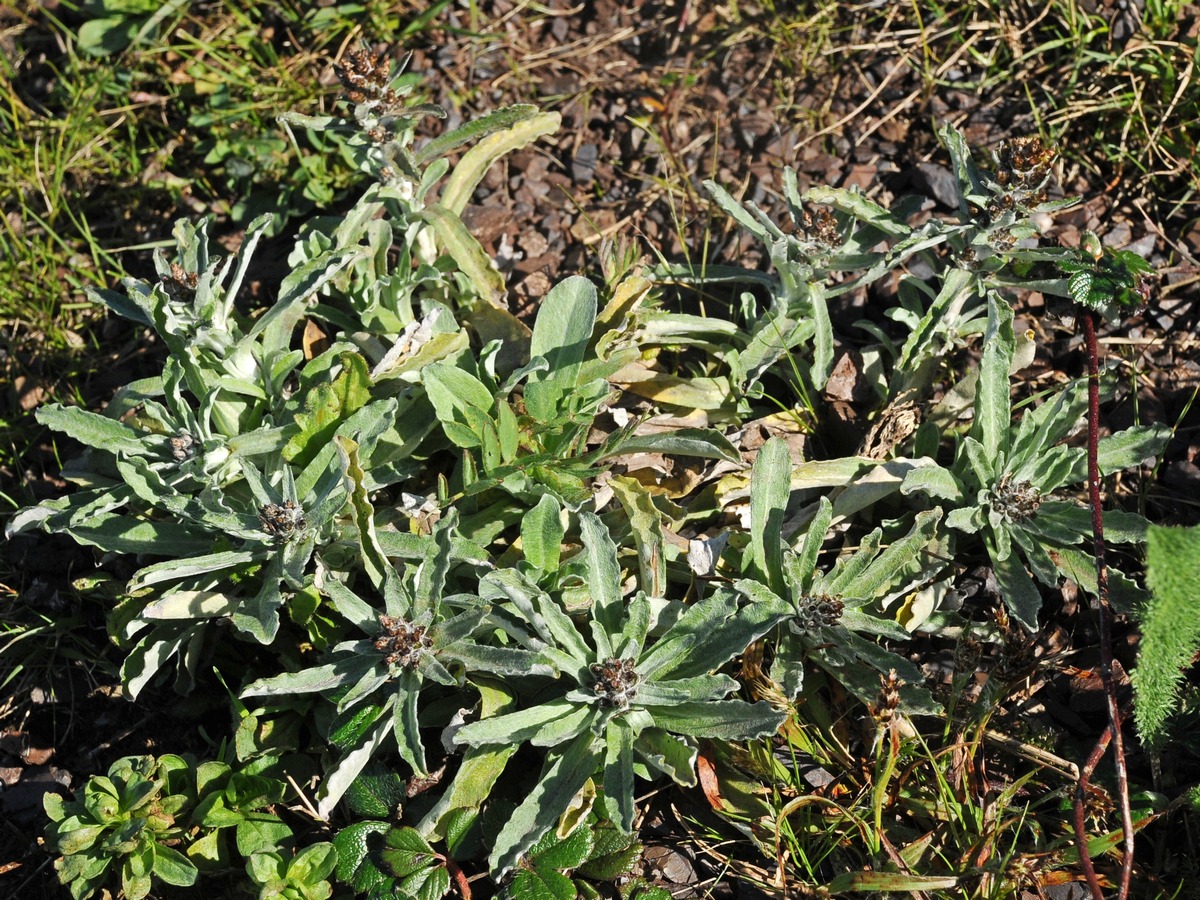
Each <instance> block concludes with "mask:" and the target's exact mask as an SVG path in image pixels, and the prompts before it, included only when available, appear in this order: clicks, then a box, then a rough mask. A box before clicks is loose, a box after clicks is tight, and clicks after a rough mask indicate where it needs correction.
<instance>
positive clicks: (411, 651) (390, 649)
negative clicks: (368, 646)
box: [375, 616, 433, 669]
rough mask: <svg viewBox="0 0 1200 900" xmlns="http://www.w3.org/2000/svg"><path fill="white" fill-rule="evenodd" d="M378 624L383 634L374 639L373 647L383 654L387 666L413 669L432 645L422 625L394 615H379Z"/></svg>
mask: <svg viewBox="0 0 1200 900" xmlns="http://www.w3.org/2000/svg"><path fill="white" fill-rule="evenodd" d="M379 624H380V625H382V626H383V634H382V635H380V636H379V637H377V638H376V639H375V649H376V650H378V651H379V652H380V653H382V654H383V655H384V656H383V660H384V662H386V663H387V664H388V665H389V666H399V667H400V668H402V669H415V668H416V667H417V663H419V662H420V661H421V657H422V656H424V655H425V651H426V650H428V649H429V648H430V647H432V646H433V640H432V639H431V638H430V637H429V635H428V634H426V632H425V626H424V625H414V624H412V622H409V621H408V620H407V619H402V618H398V617H396V616H380V617H379Z"/></svg>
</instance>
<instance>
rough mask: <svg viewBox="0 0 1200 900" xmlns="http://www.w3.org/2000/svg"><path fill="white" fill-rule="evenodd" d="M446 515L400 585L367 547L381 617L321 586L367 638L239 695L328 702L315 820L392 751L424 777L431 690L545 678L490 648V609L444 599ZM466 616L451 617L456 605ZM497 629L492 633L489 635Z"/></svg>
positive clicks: (344, 593) (529, 659)
mask: <svg viewBox="0 0 1200 900" xmlns="http://www.w3.org/2000/svg"><path fill="white" fill-rule="evenodd" d="M456 520H457V516H456V515H454V514H453V512H451V513H450V514H448V515H446V516H445V517H444V518H443V519H442V520H441V521H440V522H439V524H438V528H437V530H436V531H435V532H434V534H433V535H432V536H431V537H430V538H429V539H428V540H427V541H426V542H425V543H426V552H425V557H424V559H423V560H422V561H421V563H420V565H418V566H416V567H413V568H411V569H410V577H409V578H408V579H407V581H406V580H403V579H402V578H401V577H400V576H399V575H398V574H397V573H396V571H395V570H394V569H393V568H392V567H391V565H390V564H389V563H388V561H387V560H386V558H385V557H384V556H383V554H382V551H380V550H379V548H378V545H377V544H375V545H374V547H372V541H371V540H370V538H369V537H368V538H367V549H366V550H365V551H364V553H365V554H366V555H367V556H369V557H371V559H370V560H369V561H368V562H367V565H366V568H367V570H368V572H369V573H370V574H371V576H372V578H373V580H375V581H376V584H377V589H378V590H380V592H381V593H382V601H383V602H382V608H381V605H380V604H379V603H378V601H376V602H370V601H368V600H366V599H364V598H363V597H362V596H360V595H359V594H358V593H356V592H355V591H353V590H351V589H350V588H349V587H347V586H346V585H344V584H342V583H341V582H339V581H337V580H336V579H335V578H333V577H330V578H328V579H326V580H325V581H324V582H323V584H322V588H321V589H322V590H323V591H324V592H325V593H326V594H327V595H328V597H329V600H330V602H331V603H332V605H333V607H334V609H336V610H337V612H338V613H340V614H341V616H342V617H343V618H345V619H346V620H347V621H348V622H349V623H350V624H351V625H352V626H354V627H355V628H357V629H358V630H359V631H362V632H363V633H365V634H366V635H367V637H365V638H360V639H357V640H350V641H342V642H340V643H338V644H337V645H336V646H334V647H333V648H332V651H331V652H330V654H329V661H328V662H324V663H322V664H320V665H317V666H314V667H312V668H308V669H303V670H300V671H298V672H289V673H286V674H283V675H277V676H274V677H271V678H264V679H260V680H258V681H255V682H254V683H252V684H251V685H249V686H248V687H247V688H246V689H245V690H244V691H243V692H242V696H245V697H255V696H276V695H295V694H305V693H322V694H326V695H328V696H329V697H330V698H331V699H332V700H334V702H335V704H336V706H335V716H334V718H333V721H332V724H331V726H330V734H329V737H330V739H331V740H332V741H333V742H334V743H335V744H337V745H340V746H341V747H343V748H344V750H343V753H342V755H341V757H340V759H339V760H338V761H337V762H336V763H335V764H334V765H333V766H332V767H331V768H330V769H329V770H328V771H327V772H326V773H325V777H324V780H323V781H322V784H321V788H320V790H319V791H318V794H317V799H318V811H319V812H320V813H321V814H322V815H328V814H329V813H330V812H331V811H332V809H333V807H334V806H335V805H336V804H337V802H338V801H339V800H340V799H341V797H342V795H343V794H344V793H345V792H346V790H347V789H348V788H349V786H350V784H351V782H353V781H354V780H355V779H356V778H357V777H358V776H359V774H360V773H361V772H362V770H363V768H364V766H366V765H367V763H368V762H369V761H370V760H371V759H372V757H374V756H375V755H377V754H378V753H380V752H382V750H383V749H384V748H386V747H388V746H389V745H393V744H394V745H395V746H396V747H397V749H398V751H399V753H400V756H401V758H402V759H403V760H404V761H405V762H406V763H407V764H408V765H409V767H410V768H411V769H412V770H413V772H414V773H415V774H416V775H418V776H425V775H427V774H428V770H427V768H426V764H425V749H424V746H423V744H422V741H421V733H420V732H421V727H422V722H421V719H420V711H419V703H420V701H421V696H422V691H423V690H425V689H427V688H429V687H431V686H432V687H435V688H436V687H438V686H440V687H443V688H452V689H457V688H461V687H462V685H463V684H464V680H465V677H466V675H467V674H468V673H487V674H492V675H531V674H549V673H550V672H551V671H552V669H551V668H550V666H549V665H547V664H546V663H545V662H544V661H543V660H542V659H541V657H540V655H539V654H538V653H536V652H533V651H530V650H528V649H522V648H520V647H513V646H497V645H495V644H493V643H489V642H488V638H487V635H488V632H489V628H488V627H487V622H488V617H489V613H490V611H491V610H490V607H489V606H488V605H486V604H484V603H482V602H478V598H477V597H471V596H459V597H457V598H454V602H451V600H450V599H448V598H443V597H442V592H443V589H444V586H445V579H446V572H447V569H448V567H449V564H450V560H451V555H452V549H451V543H450V541H451V535H452V532H453V529H454V526H455V522H456ZM458 605H462V606H464V607H465V608H463V609H461V610H458V609H457V606H458ZM490 630H492V631H494V630H495V628H494V626H493V627H492V628H491V629H490Z"/></svg>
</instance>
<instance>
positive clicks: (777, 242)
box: [664, 124, 1077, 402]
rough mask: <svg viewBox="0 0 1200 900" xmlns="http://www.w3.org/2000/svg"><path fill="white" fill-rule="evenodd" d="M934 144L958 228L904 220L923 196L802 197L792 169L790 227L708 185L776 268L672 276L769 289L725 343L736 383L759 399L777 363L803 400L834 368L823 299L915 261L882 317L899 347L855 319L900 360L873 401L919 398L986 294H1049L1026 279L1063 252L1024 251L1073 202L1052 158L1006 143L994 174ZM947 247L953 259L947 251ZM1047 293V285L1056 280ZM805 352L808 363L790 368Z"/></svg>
mask: <svg viewBox="0 0 1200 900" xmlns="http://www.w3.org/2000/svg"><path fill="white" fill-rule="evenodd" d="M939 136H940V137H941V140H942V143H943V145H944V146H945V147H946V149H947V151H948V152H949V155H950V158H951V168H952V171H953V173H954V176H955V178H954V186H955V188H956V191H955V193H956V196H955V197H954V198H953V201H954V202H955V203H956V204H957V206H958V210H959V214H958V219H957V221H954V220H948V219H942V218H939V217H934V218H931V219H928V220H927V221H925V222H924V223H922V224H921V225H919V226H916V227H914V226H913V225H912V224H910V219H911V218H912V216H913V214H914V213H915V212H917V211H918V210H919V209H920V208H921V206H922V204H923V203H924V202H925V199H924V198H922V197H916V196H911V197H904V198H901V199H900V200H899V201H897V203H895V204H894V205H893V207H892V208H890V209H889V208H886V207H883V206H881V205H879V204H878V203H875V202H874V201H872V200H870V199H868V198H867V197H865V196H863V194H862V193H861V192H860V191H858V190H855V189H838V188H828V187H814V188H811V189H809V190H808V191H806V192H805V193H804V194H803V195H801V193H800V191H799V189H798V185H797V177H796V174H795V173H794V172H791V171H789V170H785V171H784V185H783V187H784V197H785V199H786V201H787V204H788V217H789V219H790V220H791V221H790V223H789V225H788V226H787V227H784V226H782V225H780V224H777V223H775V222H774V221H772V219H771V217H770V216H769V215H767V213H766V212H764V211H763V210H762V209H760V208H759V207H757V206H756V205H755V204H754V203H752V202H741V203H739V202H738V201H736V200H735V199H734V198H733V197H732V196H731V195H730V194H729V193H728V192H726V191H725V190H724V189H723V188H721V187H719V186H718V185H715V184H712V183H711V182H710V183H706V185H705V186H706V188H707V189H708V191H709V193H710V194H712V196H713V198H714V199H715V200H716V202H717V203H718V205H720V206H721V208H722V209H723V210H725V211H726V212H727V213H728V214H729V215H730V216H731V217H733V218H734V219H735V220H736V221H737V222H738V224H739V225H741V226H742V227H743V228H745V229H746V230H747V231H748V232H750V233H751V234H754V235H755V236H756V237H758V238H759V240H761V241H762V242H763V244H764V245H765V246H766V248H767V250H768V253H769V256H770V259H771V262H772V265H773V267H774V277H773V278H772V277H768V276H765V275H762V274H761V273H752V272H746V271H741V270H729V269H721V268H713V267H710V268H708V269H706V270H704V271H703V272H699V273H697V272H693V271H690V270H687V271H674V272H673V273H672V274H675V275H677V276H681V277H685V278H689V279H695V278H702V279H703V280H705V281H709V282H712V281H718V282H719V281H751V282H754V283H757V284H760V285H762V286H764V287H766V288H767V289H768V290H769V291H770V292H771V303H770V306H769V307H768V308H767V309H766V310H765V311H764V312H762V313H761V314H759V313H756V312H755V311H754V308H753V304H752V303H751V304H744V306H745V308H746V316H747V320H748V321H747V326H746V327H747V329H748V334H745V335H744V336H743V335H742V334H741V333H740V332H739V333H737V334H735V335H722V346H724V347H728V346H729V345H730V344H731V343H734V344H735V345H736V347H737V349H736V352H734V353H730V352H728V351H727V350H725V351H723V352H724V355H725V356H726V357H727V360H726V361H727V363H728V365H729V367H730V370H731V375H730V378H731V382H732V384H733V386H734V387H735V388H739V389H741V390H743V391H747V392H749V393H750V394H751V395H753V394H754V392H755V391H756V390H761V387H757V388H756V387H755V386H756V384H757V383H758V382H759V380H760V379H761V378H762V376H763V375H764V374H765V373H766V372H767V371H768V370H770V369H772V368H774V370H775V372H776V374H777V375H778V376H779V377H782V378H784V379H785V380H788V379H793V378H794V377H795V371H798V372H799V374H800V375H801V376H802V381H801V384H799V385H798V386H797V388H798V393H799V395H800V396H801V397H805V396H811V394H812V393H813V392H814V391H819V390H820V389H821V388H822V387H824V385H825V383H826V380H827V379H828V377H829V374H830V371H831V368H832V365H833V349H834V337H833V331H832V324H831V322H830V320H829V316H828V312H827V306H828V302H829V301H830V300H831V299H832V298H834V297H837V296H840V295H842V294H844V293H846V292H849V291H855V290H861V289H863V288H865V287H867V286H868V285H870V284H872V283H874V282H876V281H878V280H879V279H881V278H883V277H885V276H887V275H888V273H890V272H895V271H902V270H903V269H904V268H905V267H907V266H909V265H911V264H912V263H913V262H914V261H915V260H919V261H920V262H921V263H922V264H923V267H924V268H926V269H927V270H928V272H929V273H931V274H923V275H921V276H920V277H918V276H917V275H914V274H912V273H909V272H903V274H902V275H901V277H900V280H899V284H898V305H897V306H895V307H894V308H892V309H890V310H888V312H887V315H888V316H889V317H890V318H892V319H895V320H896V321H898V322H900V323H901V324H902V325H904V326H905V327H906V329H907V330H908V336H907V338H906V339H905V340H904V341H903V343H899V342H897V341H896V340H895V337H894V335H892V334H889V333H886V332H885V331H884V330H882V329H880V328H879V327H878V325H877V324H875V323H872V322H869V321H863V322H858V323H856V325H857V327H860V328H863V329H865V330H867V331H869V332H870V333H871V334H872V335H874V337H875V338H877V340H878V342H879V347H878V348H871V349H870V351H869V356H875V355H877V354H879V353H880V351H882V352H883V353H884V354H885V355H886V358H890V359H891V362H892V372H891V374H890V376H886V377H885V375H884V374H883V372H882V370H878V371H879V374H878V375H876V376H875V377H876V378H877V379H878V383H877V385H876V388H877V390H878V392H879V394H880V395H881V396H882V397H888V398H898V397H903V398H904V400H905V401H906V402H912V401H913V400H914V399H915V395H919V394H921V393H923V392H925V391H926V390H927V389H928V387H929V385H930V384H931V383H932V380H933V377H934V374H935V373H936V369H937V366H938V365H939V361H940V359H941V357H942V355H943V354H944V352H945V351H946V349H948V348H949V347H950V346H952V345H954V344H956V343H961V342H962V341H963V339H964V337H966V336H967V335H970V334H974V333H978V332H979V331H981V330H982V328H983V321H984V320H983V318H982V317H981V316H980V311H981V309H982V303H983V299H984V297H985V296H986V294H987V292H988V290H990V289H994V288H997V287H1001V286H1004V285H1009V284H1016V283H1020V284H1022V285H1024V286H1032V287H1034V288H1035V289H1041V288H1042V284H1041V282H1037V283H1031V282H1030V279H1029V269H1030V267H1031V266H1032V264H1033V263H1034V262H1035V261H1038V260H1043V259H1052V258H1056V257H1057V256H1060V255H1061V252H1060V251H1057V250H1056V251H1030V250H1027V249H1025V248H1023V247H1021V246H1020V242H1021V241H1023V240H1025V239H1028V238H1032V237H1035V236H1036V235H1037V234H1038V233H1039V232H1038V229H1037V227H1036V226H1035V225H1034V224H1033V217H1034V216H1035V215H1042V214H1046V213H1050V212H1054V211H1057V210H1061V209H1063V208H1066V207H1068V206H1070V205H1072V204H1073V203H1075V202H1077V201H1076V200H1071V199H1068V200H1050V199H1048V197H1047V185H1048V182H1049V180H1050V173H1051V167H1050V163H1051V161H1052V158H1053V154H1051V153H1049V152H1048V151H1046V150H1045V148H1043V147H1042V146H1041V145H1040V143H1038V142H1036V140H1034V139H1019V140H1016V141H1010V142H1005V143H1004V144H1003V145H1002V146H1001V147H1000V149H999V151H998V152H997V156H996V160H995V162H996V168H995V171H990V172H989V171H987V170H985V169H983V168H982V167H981V166H980V165H978V164H977V163H976V161H975V160H974V158H973V157H972V154H971V152H970V149H969V148H968V146H967V144H966V142H965V140H964V139H963V136H962V134H961V132H959V131H958V130H957V129H956V128H954V127H953V126H952V125H949V124H947V125H945V126H943V127H942V129H941V130H940V132H939ZM939 199H943V200H945V199H946V198H939ZM945 248H948V249H949V250H950V252H949V253H946V252H941V251H943V250H944V249H945ZM1047 284H1048V285H1050V286H1051V287H1052V286H1053V280H1051V281H1050V282H1048V283H1047ZM664 327H665V325H664ZM709 330H711V327H710V329H709ZM797 353H799V354H801V358H802V359H803V363H802V364H801V365H800V367H799V369H798V370H795V371H794V369H795V361H794V360H795V357H796V354H797Z"/></svg>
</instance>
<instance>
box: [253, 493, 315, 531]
mask: <svg viewBox="0 0 1200 900" xmlns="http://www.w3.org/2000/svg"><path fill="white" fill-rule="evenodd" d="M258 521H259V522H261V523H262V529H263V531H265V532H266V533H267V534H269V535H271V536H272V537H277V538H284V539H286V538H289V537H291V536H292V535H293V534H295V533H296V532H297V531H303V530H304V529H305V528H307V527H308V519H306V518H304V510H303V509H301V508H300V507H299V506H297V505H296V504H295V503H293V502H292V501H291V500H285V501H284V502H283V503H268V504H266V505H265V506H263V508H262V509H260V510H259V511H258Z"/></svg>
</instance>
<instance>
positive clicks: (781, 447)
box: [735, 438, 948, 713]
mask: <svg viewBox="0 0 1200 900" xmlns="http://www.w3.org/2000/svg"><path fill="white" fill-rule="evenodd" d="M751 483H752V487H751V494H750V521H751V525H750V531H751V535H752V539H751V544H750V547H749V550H748V553H747V563H746V566H745V570H746V573H747V575H748V576H749V577H746V578H743V579H741V580H739V581H738V582H737V583H736V584H735V587H736V589H737V590H738V591H739V592H741V593H743V594H745V595H746V596H747V597H748V598H749V599H750V600H751V601H752V602H753V604H754V605H755V606H756V607H759V606H762V607H765V608H776V609H780V610H782V611H783V612H782V617H783V618H784V619H785V621H786V624H785V625H783V626H781V627H780V629H779V631H778V633H777V637H776V640H775V642H774V661H773V663H772V665H771V669H770V675H771V678H772V680H773V681H774V682H775V683H776V684H778V685H779V686H780V688H781V690H782V692H783V694H784V695H785V697H786V698H787V699H789V700H792V699H794V698H795V697H796V695H797V694H798V693H799V692H800V690H801V688H802V686H803V682H804V670H805V666H806V665H815V666H817V667H819V668H821V669H822V670H824V671H825V672H826V673H827V674H828V675H829V676H830V677H831V678H832V679H833V680H835V681H837V682H838V683H840V684H841V685H843V686H844V687H845V688H846V689H847V690H848V691H850V693H852V694H854V695H855V696H856V697H858V698H859V699H860V700H862V701H863V702H864V703H871V702H873V701H874V700H875V698H876V696H877V695H878V694H879V676H880V675H885V676H886V675H887V674H888V673H889V672H894V673H895V674H896V675H898V676H899V677H900V678H901V679H902V680H903V681H904V682H905V685H904V687H903V688H901V698H902V699H903V701H904V704H905V707H906V708H907V709H908V711H910V712H913V713H935V712H938V711H939V710H940V707H939V706H938V704H937V703H936V702H935V701H934V700H933V698H932V696H931V695H930V694H929V692H928V691H927V690H925V689H924V687H922V686H921V685H923V683H924V680H925V678H924V675H922V673H921V670H920V669H918V668H917V667H916V666H915V665H913V664H912V663H911V662H909V661H908V660H907V659H905V658H904V657H902V656H900V655H898V654H896V653H894V652H892V651H890V650H888V649H887V648H886V647H884V646H881V645H880V644H879V643H878V642H877V640H876V639H877V638H891V639H894V640H901V641H902V640H907V639H908V638H909V637H910V635H909V633H908V632H907V631H906V630H905V629H904V628H902V627H901V626H900V625H899V624H897V622H896V621H895V619H887V618H883V617H882V616H880V615H877V614H875V609H879V608H883V609H886V608H887V607H888V606H889V605H891V603H893V602H894V601H895V600H897V599H899V598H902V597H906V596H908V595H910V594H912V593H913V592H914V591H915V590H917V589H918V588H920V587H921V586H922V585H925V584H927V583H929V582H931V581H932V580H934V579H935V578H936V577H937V576H938V574H939V573H940V572H941V571H942V570H943V569H944V568H945V567H946V565H947V563H946V558H947V557H946V550H947V549H948V548H947V547H946V546H945V541H944V540H939V538H938V535H937V527H938V523H939V521H940V520H941V517H942V511H941V509H933V510H929V511H926V512H922V513H918V514H917V515H916V517H915V520H914V522H913V524H912V526H911V528H910V529H909V530H908V532H907V533H906V534H903V535H901V536H900V537H898V538H897V539H895V540H893V541H891V542H890V543H888V544H887V545H886V546H883V541H884V530H883V529H882V528H877V529H875V530H874V531H872V532H870V533H869V534H867V535H866V536H864V537H863V538H862V539H861V540H860V541H859V542H858V549H857V550H855V552H853V553H850V554H846V555H843V556H841V557H839V558H838V560H837V561H836V562H835V563H834V564H833V566H832V567H830V568H829V569H828V571H825V572H822V571H820V570H819V569H818V565H817V564H818V559H819V557H820V554H821V550H822V547H823V545H824V542H825V538H826V533H827V531H828V530H829V526H830V524H831V523H832V521H833V516H834V504H833V503H831V502H830V501H829V500H828V499H827V498H825V497H822V498H821V499H820V500H819V501H818V504H817V509H816V512H815V515H814V516H813V518H812V520H811V521H810V523H809V526H808V531H807V532H806V534H805V536H804V540H803V542H802V543H801V544H800V546H799V549H797V550H795V551H793V550H792V549H791V548H790V547H787V546H786V545H785V543H784V541H783V538H782V530H783V529H782V523H783V517H784V514H785V511H786V509H787V505H788V497H789V494H790V483H791V457H790V455H789V453H788V448H787V445H786V444H785V443H784V441H782V440H781V439H779V438H772V439H771V440H770V441H768V442H767V443H766V444H764V445H763V447H762V448H761V449H760V450H759V453H758V456H757V458H756V459H755V461H754V467H753V470H752V474H751Z"/></svg>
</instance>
